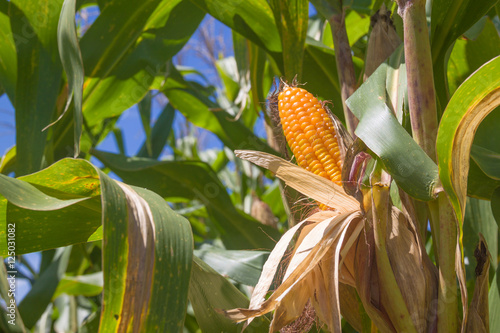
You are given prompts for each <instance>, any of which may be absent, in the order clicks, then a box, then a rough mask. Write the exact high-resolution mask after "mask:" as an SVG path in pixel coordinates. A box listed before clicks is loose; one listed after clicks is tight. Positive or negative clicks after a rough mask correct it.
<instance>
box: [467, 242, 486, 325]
mask: <svg viewBox="0 0 500 333" xmlns="http://www.w3.org/2000/svg"><path fill="white" fill-rule="evenodd" d="M479 237H480V239H479V245H478V246H477V248H476V250H475V251H474V256H475V257H476V261H477V265H476V285H475V287H474V294H473V296H472V300H471V303H470V305H469V316H468V320H467V332H478V333H489V331H490V318H489V307H488V291H489V285H488V278H489V270H490V253H489V251H488V247H487V244H486V241H485V239H484V237H483V235H481V234H480V235H479Z"/></svg>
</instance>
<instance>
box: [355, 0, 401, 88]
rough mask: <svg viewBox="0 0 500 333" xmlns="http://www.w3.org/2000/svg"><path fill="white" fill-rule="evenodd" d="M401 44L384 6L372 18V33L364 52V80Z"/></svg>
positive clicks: (389, 13)
mask: <svg viewBox="0 0 500 333" xmlns="http://www.w3.org/2000/svg"><path fill="white" fill-rule="evenodd" d="M399 44H401V39H400V38H399V36H398V34H397V33H396V29H395V28H394V24H393V23H392V20H391V12H390V11H388V10H387V8H386V7H385V5H382V7H381V8H380V9H379V10H378V11H377V12H376V13H375V14H374V15H373V16H372V32H371V34H370V38H369V39H368V47H367V51H366V61H365V74H364V80H366V79H367V78H368V77H369V76H370V75H372V73H373V72H374V71H375V70H376V69H377V68H378V66H380V64H382V63H383V62H384V61H385V60H386V59H387V58H388V57H389V56H390V55H391V54H392V53H393V52H394V51H395V50H396V48H397V47H398V46H399Z"/></svg>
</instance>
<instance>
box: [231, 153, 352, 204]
mask: <svg viewBox="0 0 500 333" xmlns="http://www.w3.org/2000/svg"><path fill="white" fill-rule="evenodd" d="M234 153H235V154H236V156H238V157H239V158H241V159H244V160H247V161H250V162H252V163H254V164H256V165H259V166H261V167H263V168H266V169H268V170H270V171H272V172H273V173H275V174H276V177H278V178H280V179H282V180H283V181H285V184H287V185H288V186H290V187H293V188H294V189H296V190H297V191H299V192H300V193H302V194H305V195H306V196H308V197H309V198H312V199H314V200H316V201H318V202H319V203H322V204H324V205H326V206H328V207H332V208H334V209H336V210H338V211H339V212H352V211H355V210H357V209H359V203H358V202H357V201H356V200H355V199H354V198H353V197H351V196H349V195H347V194H346V193H345V191H344V189H343V188H342V187H341V186H338V185H337V184H335V183H333V182H331V181H329V180H328V179H325V178H323V177H320V176H317V175H315V174H313V173H312V172H309V171H307V170H305V169H302V168H301V167H299V166H297V165H295V164H292V163H290V162H287V161H285V160H284V159H282V158H279V157H277V156H274V155H271V154H267V153H263V152H259V151H253V150H236V151H235V152H234Z"/></svg>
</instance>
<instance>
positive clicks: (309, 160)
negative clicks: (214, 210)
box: [278, 85, 342, 185]
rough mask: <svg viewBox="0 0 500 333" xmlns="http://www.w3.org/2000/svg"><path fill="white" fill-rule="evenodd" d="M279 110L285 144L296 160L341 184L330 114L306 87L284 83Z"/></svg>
mask: <svg viewBox="0 0 500 333" xmlns="http://www.w3.org/2000/svg"><path fill="white" fill-rule="evenodd" d="M278 110H279V116H280V120H281V125H282V127H283V132H284V134H285V137H286V140H287V142H288V145H289V146H290V148H291V150H292V152H293V154H294V156H295V158H296V160H297V163H298V164H299V166H301V167H303V168H304V169H306V170H308V171H311V172H313V173H314V174H316V175H319V176H321V177H324V178H326V179H329V180H331V181H333V182H335V183H336V184H337V185H341V171H342V159H341V154H340V149H339V144H338V138H337V133H336V132H335V126H334V124H333V121H332V119H331V118H330V116H329V114H328V113H327V111H326V110H325V108H324V107H323V105H322V104H321V103H320V102H319V101H318V99H317V98H316V97H314V96H313V95H312V94H311V93H309V92H308V91H307V90H305V89H303V88H299V87H291V86H287V85H285V87H284V89H283V90H282V91H281V92H280V93H279V94H278Z"/></svg>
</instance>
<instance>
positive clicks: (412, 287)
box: [386, 207, 438, 332]
mask: <svg viewBox="0 0 500 333" xmlns="http://www.w3.org/2000/svg"><path fill="white" fill-rule="evenodd" d="M391 215H392V220H390V224H389V225H388V226H387V227H388V233H387V241H386V242H387V253H388V256H389V260H390V262H391V266H392V270H393V272H394V276H395V278H396V281H397V283H398V286H399V289H400V290H401V294H402V296H403V299H404V300H405V303H406V306H407V308H408V312H409V313H410V316H411V319H412V321H413V324H414V326H415V328H416V329H417V332H432V331H433V330H432V329H430V328H433V327H435V325H436V319H437V318H436V310H435V309H434V308H432V307H433V306H435V300H436V299H437V297H438V272H437V269H436V266H434V265H433V264H432V262H431V261H430V259H429V257H428V256H427V253H426V252H425V249H424V247H423V244H421V243H420V238H419V237H418V232H417V230H416V229H415V228H414V226H413V225H412V224H411V223H410V222H409V221H408V219H407V217H406V215H404V214H403V213H402V212H401V211H400V210H399V209H397V208H396V207H393V208H392V214H391Z"/></svg>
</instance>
